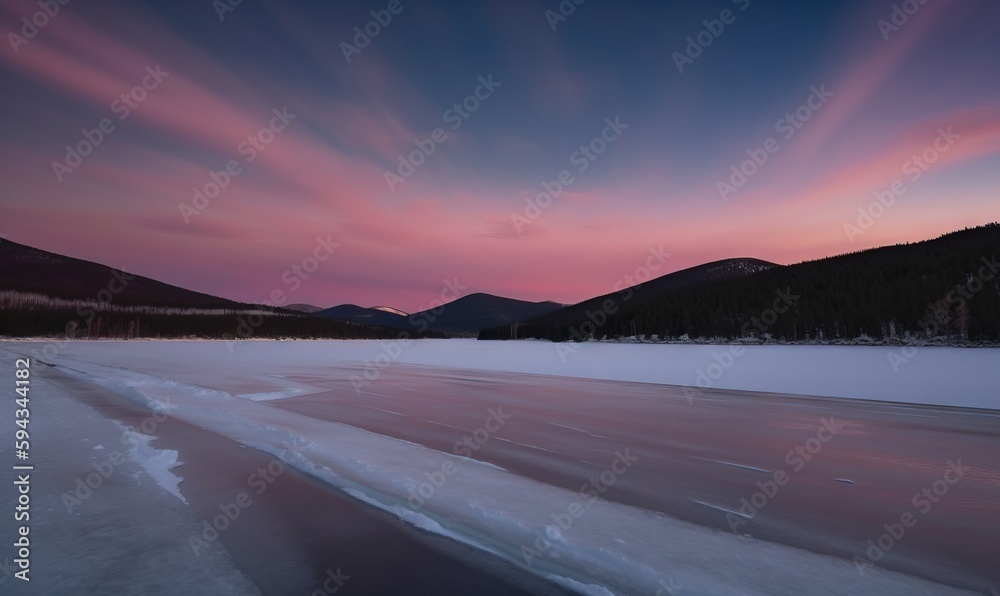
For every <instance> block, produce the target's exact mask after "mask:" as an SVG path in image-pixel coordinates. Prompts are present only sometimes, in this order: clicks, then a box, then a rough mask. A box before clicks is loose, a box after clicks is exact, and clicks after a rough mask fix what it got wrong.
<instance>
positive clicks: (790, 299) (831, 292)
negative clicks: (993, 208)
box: [479, 223, 1000, 342]
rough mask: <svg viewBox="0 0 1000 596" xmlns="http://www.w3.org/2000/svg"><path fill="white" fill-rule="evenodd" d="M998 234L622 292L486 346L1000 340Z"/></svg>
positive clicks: (982, 232)
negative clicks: (526, 341) (639, 339)
mask: <svg viewBox="0 0 1000 596" xmlns="http://www.w3.org/2000/svg"><path fill="white" fill-rule="evenodd" d="M998 254H1000V225H998V224H996V223H991V224H988V225H985V226H981V227H977V228H971V229H965V230H962V231H959V232H954V233H951V234H947V235H944V236H941V237H939V238H937V239H934V240H929V241H924V242H918V243H912V244H900V245H895V246H889V247H882V248H875V249H869V250H865V251H860V252H855V253H850V254H845V255H841V256H837V257H831V258H826V259H821V260H816V261H808V262H804V263H799V264H796V265H790V266H786V267H774V268H771V269H767V270H764V271H759V272H756V273H752V274H749V275H746V276H743V277H738V278H735V279H730V280H724V281H705V282H701V283H697V284H689V285H685V286H682V287H675V288H668V289H666V290H664V291H662V292H659V293H656V294H655V295H649V294H647V293H642V292H634V291H630V290H623V291H621V292H616V293H615V294H611V295H609V296H607V297H606V298H605V299H603V300H599V301H594V300H591V301H587V302H585V303H581V304H578V305H575V306H570V307H566V308H563V309H560V310H558V311H556V312H554V313H551V314H549V315H547V316H543V317H537V318H535V319H531V320H529V321H526V322H524V323H521V324H520V325H517V326H503V327H494V328H491V329H487V330H484V331H483V332H482V333H481V334H480V336H479V337H480V339H511V338H518V339H520V338H538V339H549V340H552V341H580V340H583V339H588V338H604V337H607V338H615V337H625V336H635V335H645V336H647V337H649V336H653V335H656V336H657V337H658V338H661V339H679V338H685V337H686V338H690V339H698V338H719V339H727V340H731V339H737V338H746V337H754V338H758V339H768V340H779V341H792V342H799V341H817V340H818V341H834V340H852V339H857V338H872V339H875V340H884V339H893V338H895V339H900V340H902V339H929V338H946V339H949V340H954V341H972V342H975V341H997V340H1000V263H998V261H997V255H998Z"/></svg>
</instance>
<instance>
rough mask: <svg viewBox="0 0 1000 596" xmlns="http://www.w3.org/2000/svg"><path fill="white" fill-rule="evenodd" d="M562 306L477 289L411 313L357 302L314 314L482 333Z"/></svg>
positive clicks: (384, 323) (439, 329)
mask: <svg viewBox="0 0 1000 596" xmlns="http://www.w3.org/2000/svg"><path fill="white" fill-rule="evenodd" d="M561 306H562V305H561V304H558V303H556V302H527V301H524V300H515V299H514V298H504V297H502V296H494V295H492V294H483V293H476V294H470V295H468V296H463V297H462V298H459V299H457V300H453V301H452V302H449V303H448V304H445V305H444V306H441V307H438V308H437V309H430V310H424V311H420V312H415V313H413V314H411V315H407V316H402V315H399V314H396V312H390V311H389V310H386V309H385V307H378V308H364V307H361V306H356V305H354V304H342V305H340V306H334V307H333V308H328V309H326V310H323V311H320V312H318V313H316V314H315V315H313V316H317V317H323V318H329V319H336V320H339V321H351V322H354V323H366V324H369V325H382V326H386V327H395V328H397V329H416V330H421V331H422V330H426V329H434V330H436V331H441V332H445V333H453V334H459V335H461V334H474V333H478V332H479V331H480V330H481V329H484V328H486V327H492V326H496V325H500V324H510V323H517V322H520V321H523V320H525V319H530V318H532V317H537V316H540V315H543V314H546V313H549V312H552V311H554V310H556V309H558V308H560V307H561ZM392 310H395V309H392ZM397 312H402V311H397Z"/></svg>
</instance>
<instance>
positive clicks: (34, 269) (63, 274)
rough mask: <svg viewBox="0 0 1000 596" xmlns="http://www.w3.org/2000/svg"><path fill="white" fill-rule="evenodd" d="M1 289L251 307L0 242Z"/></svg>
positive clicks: (128, 300) (117, 300) (155, 302)
mask: <svg viewBox="0 0 1000 596" xmlns="http://www.w3.org/2000/svg"><path fill="white" fill-rule="evenodd" d="M3 290H12V291H17V292H27V293H34V294H41V295H43V296H47V297H49V298H62V299H66V300H98V299H99V297H101V296H108V295H111V297H112V298H111V300H112V301H113V303H114V304H118V305H142V306H167V307H184V308H251V307H250V305H246V304H241V303H239V302H236V301H233V300H227V299H225V298H219V297H217V296H211V295H209V294H202V293H201V292H194V291H192V290H185V289H184V288H179V287H177V286H172V285H170V284H166V283H163V282H159V281H156V280H154V279H150V278H148V277H143V276H141V275H135V276H133V275H129V274H123V273H122V272H120V271H117V270H115V269H112V268H111V267H107V266H105V265H100V264H98V263H92V262H90V261H84V260H82V259H75V258H73V257H66V256H63V255H59V254H56V253H52V252H47V251H44V250H39V249H37V248H32V247H30V246H25V245H23V244H18V243H16V242H11V241H10V240H3V239H0V291H3ZM115 290H120V291H117V292H115Z"/></svg>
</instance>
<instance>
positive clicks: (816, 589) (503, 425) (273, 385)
mask: <svg viewBox="0 0 1000 596" xmlns="http://www.w3.org/2000/svg"><path fill="white" fill-rule="evenodd" d="M44 345H45V344H39V343H30V342H16V343H7V344H2V345H0V349H3V350H5V351H6V353H7V354H8V356H9V354H10V353H21V354H26V355H30V354H31V353H32V352H38V354H39V355H40V356H41V357H42V358H43V359H44V360H46V361H48V362H50V363H52V364H55V365H56V367H55V368H54V369H46V370H44V371H42V372H43V374H44V375H45V376H51V377H52V388H51V391H52V392H54V393H56V394H60V392H61V394H64V396H65V397H68V398H74V394H77V393H81V392H82V391H83V389H82V387H84V386H86V387H92V388H94V390H95V391H101V392H104V393H105V394H107V395H109V396H110V395H113V396H116V399H121V400H122V403H127V404H128V405H129V407H135V408H139V410H137V411H136V412H132V413H131V414H129V415H130V416H137V415H138V414H139V413H141V412H142V411H143V410H142V408H154V407H155V408H163V409H165V410H166V411H167V412H168V414H169V416H170V419H171V420H173V421H177V423H178V424H183V425H186V426H187V427H188V428H190V429H197V430H198V432H199V433H201V432H203V431H207V432H205V433H204V437H203V438H200V439H198V441H206V443H205V445H206V448H205V449H192V448H191V447H190V445H188V446H185V445H184V443H185V442H188V443H191V441H193V440H194V439H193V438H191V437H193V435H194V433H195V430H187V431H185V430H177V429H175V430H174V431H172V432H170V433H167V432H160V433H156V434H157V435H158V436H159V437H160V438H159V439H157V440H155V441H152V442H151V446H152V448H153V451H154V452H155V451H156V450H160V451H162V452H170V451H173V452H176V454H175V455H174V456H170V457H157V456H156V454H155V453H148V452H141V451H139V450H137V451H136V453H135V454H134V457H135V459H138V460H142V463H144V464H145V467H144V473H145V474H146V476H148V477H149V478H151V479H157V480H158V481H159V484H160V485H162V486H164V487H166V488H164V489H162V491H161V493H162V495H166V496H167V497H168V498H169V499H172V500H173V502H174V503H175V504H176V506H182V507H183V506H184V504H183V503H182V501H181V500H180V499H178V498H177V497H180V498H181V499H185V500H187V501H192V504H191V507H192V508H194V509H198V502H204V494H205V485H206V483H208V480H207V478H208V477H210V476H211V470H213V469H221V468H224V467H227V466H228V465H229V464H230V463H232V462H231V460H233V459H235V458H237V456H236V455H230V456H223V455H219V454H220V453H228V452H229V451H226V450H225V449H223V448H221V447H218V446H216V447H214V448H213V450H214V451H213V454H211V455H210V454H209V453H206V452H205V450H206V449H207V445H208V443H207V441H209V440H211V441H225V442H227V443H229V444H232V445H234V446H237V447H238V446H239V445H243V446H250V447H253V448H255V450H242V451H243V452H246V453H248V452H252V453H259V454H261V456H262V457H265V458H270V456H268V455H266V454H271V455H274V456H280V457H281V461H283V462H285V463H286V464H287V465H288V467H289V468H291V469H293V470H294V471H293V472H292V473H289V474H288V475H287V476H282V478H281V479H279V481H278V482H275V486H279V484H283V485H284V486H285V487H286V489H285V490H288V486H289V485H290V484H292V483H294V482H299V481H300V480H299V478H300V477H301V478H303V479H306V478H312V479H314V480H319V481H320V482H321V484H322V485H323V486H325V487H327V488H328V489H335V490H339V491H341V493H340V494H346V495H349V496H350V498H351V499H353V500H354V502H355V503H358V504H362V503H363V504H366V505H369V506H371V508H369V509H371V510H372V511H377V510H381V511H385V512H388V513H390V514H391V515H393V516H396V517H398V518H400V519H403V520H405V521H406V522H408V524H406V527H410V528H414V527H415V528H419V529H420V530H419V531H421V532H423V533H425V535H427V536H438V537H442V536H443V537H447V538H450V539H453V540H455V541H457V543H458V544H461V545H465V546H467V547H472V548H473V549H474V550H475V551H476V552H479V553H485V554H486V556H488V557H493V558H495V559H496V560H497V561H503V562H504V564H505V565H507V566H509V567H510V568H511V569H513V570H514V571H508V572H506V573H508V574H511V573H513V574H514V575H516V574H517V573H518V572H520V573H523V572H527V573H528V574H529V575H531V576H537V577H539V578H547V579H549V580H553V581H555V582H557V584H556V585H560V586H563V587H564V588H567V589H573V590H576V591H581V592H585V593H602V594H603V593H649V594H653V593H657V592H658V591H659V593H660V594H667V593H671V590H673V591H676V592H681V591H682V592H683V593H685V594H723V593H733V592H734V591H739V592H741V593H747V594H756V593H789V594H791V593H824V594H830V593H842V594H857V593H881V594H887V593H898V594H903V593H906V594H914V593H920V594H947V593H960V590H957V588H965V589H969V590H977V591H988V590H989V589H990V587H991V586H992V585H997V584H1000V576H998V575H997V572H996V571H995V570H994V567H995V566H994V565H993V554H992V553H995V552H996V548H997V546H1000V529H997V528H996V527H995V524H991V523H990V521H989V520H991V519H996V517H997V516H998V515H1000V501H998V499H997V498H996V495H997V494H998V489H1000V461H998V460H1000V457H998V455H997V454H998V453H1000V415H998V413H996V412H994V411H992V410H993V409H996V403H997V402H996V400H997V396H996V392H995V391H992V392H991V391H990V386H989V379H988V374H989V372H990V369H989V364H990V363H993V364H995V363H996V362H997V357H998V354H1000V351H998V350H970V349H943V348H919V349H917V351H916V352H910V351H908V352H907V353H905V354H900V356H901V357H903V358H906V359H907V362H903V363H900V361H899V360H898V359H895V360H894V359H893V358H892V357H891V355H890V353H891V352H893V351H895V352H896V353H897V354H898V353H899V351H900V350H901V349H900V348H866V347H853V346H851V347H823V346H801V347H800V346H795V347H790V346H787V347H786V346H780V347H770V346H768V347H760V346H758V347H747V348H744V349H741V350H737V351H735V352H734V351H733V350H732V347H730V346H678V345H612V344H588V345H581V346H576V347H572V346H556V345H553V344H548V343H543V342H502V343H500V342H475V341H465V340H449V341H423V342H412V343H406V344H395V343H389V342H244V343H238V344H227V343H226V342H128V343H127V342H74V343H70V344H68V345H67V346H66V347H64V348H62V349H59V350H57V352H58V353H55V354H53V353H51V351H52V349H51V348H50V353H49V354H48V355H44V354H43V351H44V349H45V348H44ZM726 354H728V356H727V355H726ZM894 362H895V366H893V363H894ZM713 365H715V366H713ZM701 373H704V377H702V376H701ZM699 379H700V380H699ZM677 384H688V385H701V387H702V390H701V391H697V392H692V391H690V390H685V389H683V388H682V387H677V386H673V385H677ZM736 389H743V390H751V391H754V392H746V391H737V390H736ZM805 396H830V397H831V398H832V399H831V398H822V397H805ZM859 398H863V399H859ZM95 400H96V401H95ZM101 400H103V401H101ZM867 400H879V401H867ZM880 401H881V402H910V404H924V405H907V404H904V403H880ZM84 403H89V406H90V407H91V408H93V409H94V410H95V411H97V412H99V413H102V414H103V415H104V416H106V417H110V418H114V417H116V415H115V412H116V411H117V412H118V414H121V411H120V410H121V409H122V408H126V406H122V405H120V404H119V405H118V406H115V407H117V408H118V410H115V408H114V407H112V405H113V403H114V400H113V399H111V398H110V397H105V398H101V399H98V398H94V397H92V398H91V401H90V402H87V401H86V400H85V402H84ZM933 404H947V405H951V406H959V405H960V406H963V407H960V408H959V407H940V406H938V405H933ZM970 408H983V409H979V410H976V409H970ZM987 408H988V409H987ZM126 409H127V408H126ZM147 411H148V410H147ZM39 423H40V424H45V422H44V419H41V420H40V421H39ZM77 432H79V433H80V435H81V436H86V435H87V432H88V431H87V429H86V428H82V429H79V430H78V431H77ZM168 435H169V436H168ZM198 436H199V437H201V436H202V435H201V434H199V435H198ZM185 437H188V440H187V441H185ZM207 437H214V438H211V439H209V438H207ZM67 448H68V447H67ZM232 453H236V451H233V452H232ZM172 457H173V458H174V459H172ZM175 459H176V461H178V462H181V465H176V466H175V465H174V461H175ZM192 459H194V460H198V461H197V462H195V461H191V460H192ZM270 459H271V461H277V460H273V458H270ZM185 460H187V461H185ZM959 460H960V462H961V463H960V466H961V469H963V470H964V469H965V468H968V471H965V472H963V473H962V475H961V476H960V479H959V480H957V481H956V482H955V483H954V484H949V485H948V491H947V494H946V496H944V497H941V498H940V499H938V500H936V501H934V502H933V503H932V504H928V506H926V507H925V506H924V504H923V502H922V501H920V502H918V501H915V500H914V499H913V497H914V495H915V494H916V493H919V492H920V491H921V489H922V488H924V487H934V486H935V482H938V481H939V480H940V479H942V478H944V477H945V476H944V475H945V474H946V473H948V470H949V462H952V463H953V464H954V463H955V462H957V461H959ZM196 468H197V470H196ZM187 470H190V472H188V471H187ZM293 475H294V476H293ZM952 476H954V472H953V473H952ZM181 478H183V480H182V481H180V479H181ZM949 478H951V477H949ZM170 487H174V489H175V490H177V491H179V494H178V495H170V493H169V491H168V490H167V489H168V488H170ZM296 490H302V491H304V490H305V489H304V488H302V489H296ZM223 492H225V491H223ZM276 492H278V490H277V489H276V490H275V491H273V492H269V493H266V494H273V493H276ZM295 494H298V493H296V492H294V491H292V492H290V493H289V494H287V495H286V496H285V498H283V499H276V500H275V501H274V502H273V503H272V504H271V505H268V506H263V505H262V506H261V507H260V508H258V509H256V510H250V509H248V510H247V516H248V518H245V519H249V520H251V521H247V522H246V526H253V525H254V524H257V523H261V522H255V521H252V520H254V519H256V518H255V516H256V515H262V516H263V515H266V516H269V517H270V516H279V517H280V515H281V509H282V508H283V507H284V508H288V507H289V504H290V503H294V502H295ZM597 496H599V497H600V498H599V499H598V498H596V497H597ZM316 498H317V499H319V498H320V497H316ZM208 502H209V503H210V504H211V499H209V501H208ZM751 502H752V503H753V504H754V505H750V503H751ZM931 505H932V506H931ZM272 508H273V509H274V511H272ZM924 509H926V511H924ZM205 511H206V512H205V513H203V514H202V517H206V516H207V517H210V513H211V511H212V508H211V507H208V508H207V509H205ZM255 511H259V512H261V513H254V512H255ZM908 511H913V512H914V515H916V516H917V523H916V525H914V526H913V527H912V528H909V529H907V530H906V535H905V536H904V537H903V538H902V539H899V540H893V544H892V545H891V547H890V548H889V549H887V550H886V552H885V553H884V556H882V557H877V558H876V559H875V560H876V561H877V562H876V563H875V564H874V565H867V564H865V563H864V561H868V562H871V560H870V559H869V558H868V555H867V554H866V551H867V550H868V545H867V543H866V541H867V540H869V539H873V540H878V539H879V537H880V535H881V534H883V533H884V532H885V531H886V530H885V529H883V525H884V524H890V525H891V524H893V523H894V522H896V521H898V520H899V519H900V515H901V514H903V513H906V512H908ZM264 512H268V513H264ZM234 525H235V524H234ZM278 527H279V528H280V527H281V526H280V524H278ZM234 531H235V530H234ZM261 531H262V532H263V531H272V532H273V531H276V530H275V528H274V527H267V528H266V530H265V526H261ZM285 531H286V533H287V532H288V529H287V528H285ZM411 531H413V530H411ZM279 533H280V531H279ZM228 536H229V537H227V535H226V534H223V536H222V538H221V541H220V542H221V543H222V544H225V545H226V546H227V547H228V550H229V552H230V553H231V554H232V557H233V560H234V561H235V562H234V564H233V565H234V566H235V567H236V568H237V569H239V568H244V569H245V568H246V566H247V563H246V561H248V560H251V559H253V557H254V554H255V553H254V552H253V550H254V549H252V548H250V549H248V548H247V546H246V544H245V543H244V541H243V540H241V541H235V540H234V539H233V538H232V537H233V536H235V534H230V535H228ZM307 536H311V534H309V533H303V534H302V537H301V540H306V537H307ZM245 537H246V534H245V533H244V534H241V538H243V539H245ZM751 537H752V538H751ZM261 538H262V539H267V536H262V537H261ZM281 540H282V541H288V542H289V543H291V544H295V543H296V537H295V533H294V532H291V535H290V536H284V537H283V538H281ZM435 540H437V538H435ZM237 542H239V543H240V544H237ZM300 546H301V545H300ZM426 548H428V549H430V550H432V551H435V552H437V551H440V549H441V548H442V547H441V545H440V544H438V545H437V546H433V545H431V546H427V547H426ZM248 550H249V552H248ZM470 557H472V555H471V554H469V552H465V554H463V555H460V556H459V558H460V559H462V560H466V559H469V558H470ZM855 557H860V560H861V561H862V562H861V563H859V562H858V560H857V559H855V560H852V559H854V558H855ZM859 569H860V570H861V571H859ZM517 570H519V571H517ZM345 571H346V569H345ZM258 573H259V571H258ZM463 573H471V572H469V571H466V572H463ZM250 575H251V576H253V574H252V573H251V574H250ZM460 575H461V573H459V576H460ZM255 579H256V578H255ZM510 581H514V584H511V585H513V586H514V587H513V588H511V587H510V586H508V588H507V589H508V590H512V592H517V591H518V590H520V591H521V592H522V593H540V590H542V588H541V587H540V585H528V584H526V583H525V582H526V581H529V580H525V579H523V578H522V579H519V580H516V581H515V580H510ZM518 582H520V583H518ZM257 583H258V585H260V584H261V582H260V581H258V582H257ZM355 585H356V586H360V585H363V584H362V581H361V580H358V581H357V582H356V583H355ZM550 585H552V584H550ZM681 586H683V588H681ZM552 589H555V590H558V588H555V587H553V588H552ZM345 590H346V588H345ZM263 591H264V592H265V593H279V592H275V591H274V590H273V589H272V590H268V589H264V590H263ZM414 593H421V592H420V590H417V591H416V592H414ZM427 593H430V592H427ZM497 593H502V589H498V591H497Z"/></svg>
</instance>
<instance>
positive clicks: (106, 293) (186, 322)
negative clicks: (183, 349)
mask: <svg viewBox="0 0 1000 596" xmlns="http://www.w3.org/2000/svg"><path fill="white" fill-rule="evenodd" d="M0 336H7V337H75V338H121V339H132V338H137V337H160V338H192V337H198V338H211V339H247V338H252V337H257V338H329V339H392V338H396V337H399V330H398V329H396V328H387V327H373V326H370V325H362V324H357V323H346V322H342V321H332V320H317V319H315V318H313V317H309V316H307V315H305V314H303V313H301V312H296V311H295V310H289V309H283V308H275V307H271V306H265V305H259V304H244V303H241V302H236V301H234V300H227V299H225V298H219V297H217V296H211V295H209V294H203V293H201V292H194V291H191V290H187V289H184V288H180V287H177V286H172V285H170V284H166V283H163V282H160V281H156V280H155V279H150V278H148V277H143V276H141V275H132V274H128V273H125V272H122V271H118V270H115V269H112V268H111V267H107V266H105V265H101V264H98V263H92V262H90V261H84V260H81V259H75V258H73V257H67V256H63V255H59V254H56V253H51V252H47V251H44V250H40V249H37V248H32V247H30V246H25V245H23V244H18V243H16V242H10V241H8V240H4V239H0ZM410 336H411V337H443V335H441V334H439V333H433V332H421V331H419V330H413V331H411V332H410ZM52 345H54V344H52Z"/></svg>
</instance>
